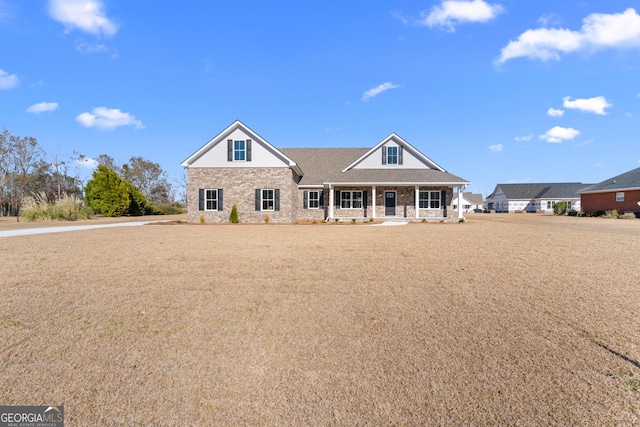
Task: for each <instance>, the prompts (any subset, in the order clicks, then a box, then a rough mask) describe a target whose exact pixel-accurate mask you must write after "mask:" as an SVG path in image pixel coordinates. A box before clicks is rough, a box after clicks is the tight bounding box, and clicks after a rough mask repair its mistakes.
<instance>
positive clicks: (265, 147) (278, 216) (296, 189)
mask: <svg viewBox="0 0 640 427" xmlns="http://www.w3.org/2000/svg"><path fill="white" fill-rule="evenodd" d="M181 165H182V166H183V167H184V168H186V169H187V173H188V187H187V211H188V218H189V221H192V222H197V221H199V220H200V218H201V217H202V218H203V219H204V221H205V222H228V221H229V215H230V213H231V207H232V206H233V205H236V207H237V209H238V214H239V220H240V222H262V221H264V218H265V216H266V215H268V216H269V218H270V221H273V222H295V221H298V220H325V219H326V220H335V219H337V220H338V221H351V220H352V219H356V220H369V219H384V220H394V219H402V220H410V221H417V220H420V221H422V219H426V220H436V221H439V220H456V221H457V220H458V219H460V218H462V212H456V213H453V212H449V210H448V209H447V206H449V205H450V204H451V199H452V197H453V190H454V188H455V189H457V190H458V194H462V192H463V190H464V188H465V187H466V186H467V185H469V184H470V182H469V181H467V180H465V179H463V178H460V177H458V176H456V175H452V174H450V173H449V172H447V171H446V170H444V169H443V168H442V167H440V166H439V165H438V164H436V163H435V162H434V161H432V160H431V159H429V158H428V157H426V156H425V155H424V154H422V153H421V152H420V151H418V150H417V149H416V148H414V147H413V146H411V145H410V144H409V143H408V142H407V141H405V140H404V139H402V138H400V137H399V136H398V135H396V134H395V133H392V134H391V135H389V136H388V137H386V138H385V139H383V140H382V141H380V142H379V143H378V144H376V145H375V146H374V147H373V148H371V149H368V148H286V149H285V148H283V149H277V148H275V147H274V146H273V145H271V144H270V143H269V142H267V141H266V140H265V139H264V138H262V137H260V136H259V135H258V134H257V133H256V132H254V131H253V130H251V129H249V128H248V127H247V126H246V125H244V124H243V123H242V122H240V121H235V122H234V123H232V124H231V125H230V126H229V127H227V128H226V129H224V130H223V131H222V132H220V133H219V134H218V135H217V136H215V137H214V138H213V139H211V140H210V141H208V142H207V143H206V144H205V145H204V146H202V147H201V148H200V149H198V150H197V151H196V152H195V153H193V154H192V155H191V156H189V157H188V158H187V159H186V160H185V161H184V162H182V164H181Z"/></svg>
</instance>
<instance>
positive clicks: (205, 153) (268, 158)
mask: <svg viewBox="0 0 640 427" xmlns="http://www.w3.org/2000/svg"><path fill="white" fill-rule="evenodd" d="M181 166H182V167H186V168H211V167H217V168H243V167H244V168H257V167H258V168H259V167H289V168H292V169H294V170H295V171H296V173H297V174H298V175H299V176H302V171H300V169H299V168H298V165H297V164H296V163H295V162H294V161H293V160H291V159H290V158H289V157H287V156H285V155H284V154H283V153H282V152H281V151H280V150H278V149H277V148H275V147H274V146H272V145H271V144H269V143H268V142H267V141H266V140H265V139H263V138H262V137H260V136H259V135H258V134H257V133H255V132H253V131H252V130H251V129H250V128H249V127H247V126H246V125H245V124H244V123H242V122H240V121H239V120H236V121H235V122H233V123H232V124H231V125H230V126H229V127H227V128H226V129H225V130H223V131H222V132H220V133H219V134H218V135H216V136H215V137H214V138H212V139H211V140H209V142H207V143H206V144H205V145H203V146H202V147H201V148H200V149H199V150H198V151H196V152H195V153H193V154H192V155H191V156H189V158H187V159H186V160H185V161H184V162H182V164H181Z"/></svg>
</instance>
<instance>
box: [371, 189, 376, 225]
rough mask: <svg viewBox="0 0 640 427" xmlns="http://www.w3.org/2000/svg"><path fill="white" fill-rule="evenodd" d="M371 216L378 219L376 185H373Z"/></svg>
mask: <svg viewBox="0 0 640 427" xmlns="http://www.w3.org/2000/svg"><path fill="white" fill-rule="evenodd" d="M371 218H373V219H376V186H375V185H372V186H371Z"/></svg>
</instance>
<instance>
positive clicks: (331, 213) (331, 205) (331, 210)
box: [327, 184, 333, 219]
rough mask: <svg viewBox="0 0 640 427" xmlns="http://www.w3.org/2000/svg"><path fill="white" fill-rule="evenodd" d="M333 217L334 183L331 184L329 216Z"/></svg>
mask: <svg viewBox="0 0 640 427" xmlns="http://www.w3.org/2000/svg"><path fill="white" fill-rule="evenodd" d="M332 218H333V185H331V184H329V218H327V219H332Z"/></svg>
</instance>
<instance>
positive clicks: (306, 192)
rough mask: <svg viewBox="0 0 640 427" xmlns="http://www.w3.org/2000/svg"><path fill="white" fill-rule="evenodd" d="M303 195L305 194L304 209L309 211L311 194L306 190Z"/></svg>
mask: <svg viewBox="0 0 640 427" xmlns="http://www.w3.org/2000/svg"><path fill="white" fill-rule="evenodd" d="M302 194H303V197H302V198H303V199H304V202H303V205H302V207H303V209H309V192H308V191H306V190H305V191H303V192H302Z"/></svg>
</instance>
